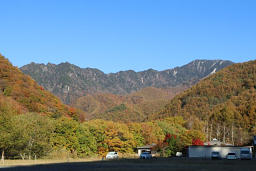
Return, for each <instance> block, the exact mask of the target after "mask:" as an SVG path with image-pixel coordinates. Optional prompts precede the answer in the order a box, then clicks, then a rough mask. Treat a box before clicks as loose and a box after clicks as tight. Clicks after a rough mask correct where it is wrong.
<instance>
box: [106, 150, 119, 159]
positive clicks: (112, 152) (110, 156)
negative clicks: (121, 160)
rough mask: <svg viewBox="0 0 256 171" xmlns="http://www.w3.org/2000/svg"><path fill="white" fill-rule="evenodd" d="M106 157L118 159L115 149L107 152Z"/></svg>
mask: <svg viewBox="0 0 256 171" xmlns="http://www.w3.org/2000/svg"><path fill="white" fill-rule="evenodd" d="M106 159H118V154H117V152H115V151H111V152H108V154H107V155H106Z"/></svg>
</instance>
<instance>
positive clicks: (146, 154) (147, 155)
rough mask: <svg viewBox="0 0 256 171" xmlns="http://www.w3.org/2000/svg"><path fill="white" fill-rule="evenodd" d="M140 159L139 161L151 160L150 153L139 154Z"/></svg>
mask: <svg viewBox="0 0 256 171" xmlns="http://www.w3.org/2000/svg"><path fill="white" fill-rule="evenodd" d="M140 158H141V159H152V154H150V152H142V153H141V154H140Z"/></svg>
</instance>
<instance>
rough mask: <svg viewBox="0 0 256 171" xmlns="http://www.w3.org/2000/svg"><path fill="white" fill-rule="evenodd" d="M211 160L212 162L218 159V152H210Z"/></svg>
mask: <svg viewBox="0 0 256 171" xmlns="http://www.w3.org/2000/svg"><path fill="white" fill-rule="evenodd" d="M211 158H212V159H213V160H214V159H217V160H218V159H220V153H219V152H218V151H213V152H212V155H211Z"/></svg>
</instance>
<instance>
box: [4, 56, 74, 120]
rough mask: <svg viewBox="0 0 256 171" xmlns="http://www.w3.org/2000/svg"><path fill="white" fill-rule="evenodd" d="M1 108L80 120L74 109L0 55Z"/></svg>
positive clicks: (18, 112) (15, 111) (19, 112)
mask: <svg viewBox="0 0 256 171" xmlns="http://www.w3.org/2000/svg"><path fill="white" fill-rule="evenodd" d="M0 108H1V111H4V110H7V109H8V110H13V112H14V113H17V114H21V113H25V112H37V113H40V114H42V115H47V116H50V117H55V118H56V117H60V116H68V117H74V118H76V119H79V114H78V113H77V111H76V110H75V109H73V108H70V107H68V106H66V105H64V104H63V103H62V102H61V101H60V100H59V99H58V98H57V97H55V96H54V95H53V94H51V93H50V92H48V91H47V90H44V88H43V87H41V86H39V85H38V84H37V83H36V82H35V81H34V80H33V79H32V78H31V77H30V76H28V75H25V74H23V73H22V72H21V71H20V70H19V69H18V68H16V67H14V66H12V64H11V63H10V62H9V61H8V59H6V58H4V57H3V56H1V55H0Z"/></svg>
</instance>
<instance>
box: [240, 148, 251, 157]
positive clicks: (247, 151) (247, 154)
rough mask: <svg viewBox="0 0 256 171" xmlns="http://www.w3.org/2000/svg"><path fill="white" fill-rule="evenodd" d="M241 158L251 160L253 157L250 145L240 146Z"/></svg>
mask: <svg viewBox="0 0 256 171" xmlns="http://www.w3.org/2000/svg"><path fill="white" fill-rule="evenodd" d="M240 159H241V160H251V159H252V150H251V148H250V147H242V148H240Z"/></svg>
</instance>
